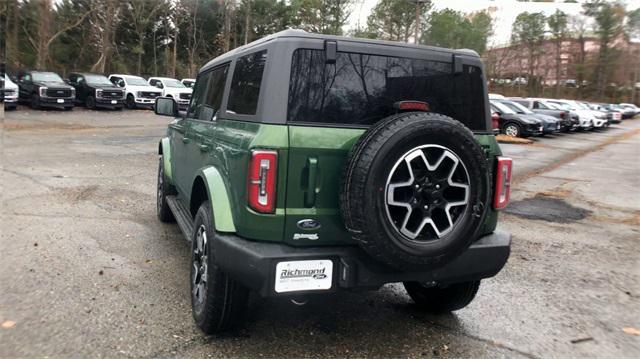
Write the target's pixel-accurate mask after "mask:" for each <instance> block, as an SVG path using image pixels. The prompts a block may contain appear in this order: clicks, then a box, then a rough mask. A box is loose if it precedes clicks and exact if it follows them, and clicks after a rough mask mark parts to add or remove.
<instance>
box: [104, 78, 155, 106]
mask: <svg viewBox="0 0 640 359" xmlns="http://www.w3.org/2000/svg"><path fill="white" fill-rule="evenodd" d="M109 81H111V82H112V83H113V84H114V85H116V86H117V87H119V88H121V89H123V90H124V93H125V100H124V101H125V102H124V103H125V105H126V106H127V108H129V109H135V108H153V105H155V103H156V97H159V96H160V95H162V92H161V91H160V90H158V88H157V87H154V86H151V85H149V83H148V82H147V81H146V80H145V79H143V78H142V77H140V76H132V75H120V74H113V75H109Z"/></svg>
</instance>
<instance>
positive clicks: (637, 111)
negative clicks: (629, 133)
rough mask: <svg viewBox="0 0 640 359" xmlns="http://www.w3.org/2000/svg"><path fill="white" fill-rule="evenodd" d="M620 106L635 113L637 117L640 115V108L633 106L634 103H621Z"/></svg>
mask: <svg viewBox="0 0 640 359" xmlns="http://www.w3.org/2000/svg"><path fill="white" fill-rule="evenodd" d="M620 106H622V107H623V108H626V109H629V110H631V111H633V115H634V116H635V115H637V114H640V108H638V106H636V105H634V104H632V103H621V104H620Z"/></svg>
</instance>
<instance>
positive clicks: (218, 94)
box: [205, 64, 229, 112]
mask: <svg viewBox="0 0 640 359" xmlns="http://www.w3.org/2000/svg"><path fill="white" fill-rule="evenodd" d="M227 73H229V64H227V65H224V66H222V67H218V68H216V69H214V70H213V71H211V81H210V82H209V88H208V89H207V95H206V99H205V105H207V106H210V107H212V108H213V110H214V111H215V112H217V111H218V110H220V106H221V105H222V95H223V94H224V85H225V83H226V82H227Z"/></svg>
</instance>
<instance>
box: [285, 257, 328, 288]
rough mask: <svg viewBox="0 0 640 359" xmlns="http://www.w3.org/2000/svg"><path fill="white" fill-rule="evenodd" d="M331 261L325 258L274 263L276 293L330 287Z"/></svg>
mask: <svg viewBox="0 0 640 359" xmlns="http://www.w3.org/2000/svg"><path fill="white" fill-rule="evenodd" d="M332 280H333V262H332V261H330V260H327V259H322V260H310V261H292V262H279V263H278V264H277V265H276V281H275V290H276V293H286V292H298V291H304V290H327V289H331V284H332Z"/></svg>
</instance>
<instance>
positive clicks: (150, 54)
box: [0, 0, 492, 78]
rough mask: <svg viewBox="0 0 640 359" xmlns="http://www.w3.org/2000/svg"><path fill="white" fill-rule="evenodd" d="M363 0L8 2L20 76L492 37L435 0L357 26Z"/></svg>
mask: <svg viewBox="0 0 640 359" xmlns="http://www.w3.org/2000/svg"><path fill="white" fill-rule="evenodd" d="M361 5H362V0H286V1H285V0H60V1H54V0H3V1H2V2H1V4H0V29H1V30H2V31H0V33H3V34H4V35H3V43H2V45H3V46H4V47H5V48H4V51H2V52H3V53H5V58H6V63H7V65H8V68H9V70H10V71H16V70H18V69H22V68H33V69H47V70H52V71H57V72H59V73H61V74H67V73H68V72H70V71H76V70H81V71H92V72H98V73H105V74H106V73H129V74H138V75H142V76H150V75H166V76H171V77H178V78H184V77H193V76H194V75H195V74H196V72H197V70H198V68H199V67H200V66H201V65H202V64H204V63H205V62H207V61H208V60H210V59H212V58H214V57H216V56H218V55H220V54H222V53H224V52H226V51H229V50H231V49H233V48H235V47H238V46H241V45H243V44H246V43H248V42H251V41H253V40H256V39H259V38H261V37H264V36H266V35H269V34H272V33H275V32H278V31H281V30H284V29H288V28H297V29H303V30H306V31H310V32H315V33H323V34H332V35H347V36H357V37H365V38H377V39H384V40H393V41H404V42H419V43H422V44H428V45H436V46H444V47H454V48H460V47H465V48H471V49H474V50H476V51H478V52H480V53H482V52H483V51H484V50H485V49H486V47H487V40H488V38H489V37H490V36H491V33H492V20H491V16H489V14H488V13H486V12H479V13H474V14H469V15H467V14H463V13H460V12H456V11H452V10H449V9H445V10H441V11H432V3H431V1H430V0H379V1H378V3H377V4H376V5H375V7H374V9H373V11H372V13H371V14H370V15H369V16H368V18H367V21H366V24H358V25H357V26H355V27H354V28H349V27H348V25H347V24H348V20H349V18H350V16H357V11H359V9H360V6H361Z"/></svg>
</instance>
